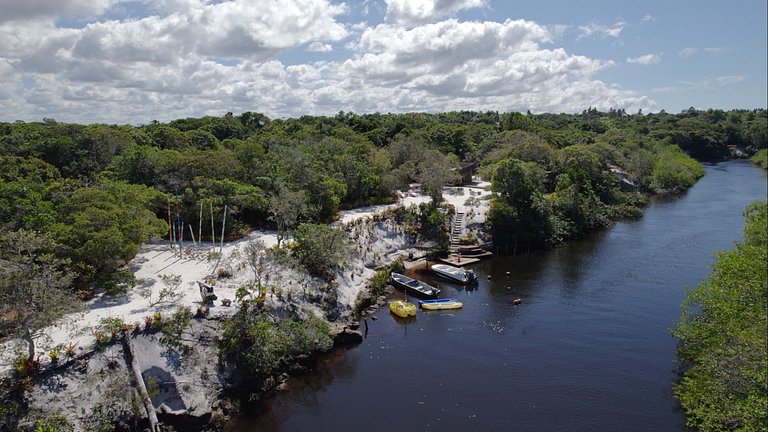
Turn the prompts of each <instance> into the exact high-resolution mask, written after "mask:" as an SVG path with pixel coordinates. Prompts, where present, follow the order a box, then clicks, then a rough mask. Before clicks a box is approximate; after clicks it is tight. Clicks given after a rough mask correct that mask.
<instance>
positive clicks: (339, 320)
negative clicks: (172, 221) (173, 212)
mask: <svg viewBox="0 0 768 432" xmlns="http://www.w3.org/2000/svg"><path fill="white" fill-rule="evenodd" d="M461 189H463V188H461ZM476 189H477V188H474V189H472V190H473V193H472V196H475V195H474V192H475V191H476ZM469 190H470V188H466V190H460V188H453V189H452V190H451V191H450V192H449V193H447V194H446V201H447V202H448V203H450V204H452V205H453V206H454V207H455V208H459V209H461V208H463V207H465V203H466V202H467V199H466V198H467V197H468V196H470V192H469ZM414 195H415V196H408V197H406V198H404V199H402V200H401V201H400V202H399V203H398V204H399V205H403V206H410V205H418V204H420V203H423V202H427V201H428V199H429V198H428V197H426V196H424V195H420V194H414ZM483 195H484V196H485V200H483V201H480V200H475V201H472V202H471V204H472V209H468V210H467V212H468V213H471V217H470V220H471V221H472V222H473V223H474V224H478V223H482V221H483V216H484V212H485V209H486V208H487V197H488V195H489V192H487V191H484V193H483ZM484 206H485V207H484ZM392 207H394V206H393V205H388V206H375V207H369V208H365V209H356V210H354V211H351V212H348V213H347V212H345V213H342V214H341V217H340V221H339V222H338V226H339V227H340V228H341V229H343V230H345V231H347V232H348V233H349V235H350V238H351V239H352V240H353V243H354V245H355V251H354V254H353V258H352V259H351V260H350V261H349V262H347V263H345V264H346V265H345V266H344V267H343V269H341V268H340V269H338V270H337V273H336V274H335V279H334V281H333V284H332V285H333V293H332V294H333V300H334V301H333V304H334V305H335V306H333V308H332V310H328V309H327V306H328V303H327V302H325V303H324V302H322V301H318V299H317V296H316V295H308V293H318V292H323V290H324V288H323V287H324V286H325V285H326V284H327V282H326V281H324V280H320V279H317V278H313V277H311V276H310V275H308V274H307V273H305V272H303V271H301V270H300V269H297V268H293V267H283V266H280V264H279V263H268V265H267V268H268V271H269V273H270V276H269V285H270V286H271V287H273V288H272V289H270V290H269V291H268V293H267V296H266V300H265V304H266V305H267V307H268V308H271V309H274V310H284V309H295V310H305V311H307V313H312V314H316V315H317V316H324V317H327V318H329V319H331V321H333V322H335V325H334V329H335V330H334V332H335V334H336V339H337V343H350V342H351V343H354V342H359V341H360V340H361V336H360V333H359V331H358V330H356V325H355V317H354V315H353V307H354V305H355V302H356V301H358V300H359V298H360V297H361V296H365V294H364V292H365V287H366V285H367V282H368V280H369V279H370V278H371V277H372V276H373V274H374V273H375V271H376V269H378V268H381V267H382V266H384V265H387V264H388V263H390V262H392V261H394V260H403V261H405V262H409V257H412V256H416V257H418V256H420V255H421V254H423V253H424V251H422V250H419V249H417V248H416V247H415V246H416V245H415V242H414V239H413V238H411V237H410V236H409V235H407V234H406V233H405V230H404V229H403V228H402V227H399V226H397V225H396V224H395V223H393V222H392V221H390V220H386V219H383V218H380V217H378V216H376V215H377V214H378V213H379V212H381V211H384V210H386V209H390V208H392ZM251 241H261V242H263V244H264V245H265V246H266V247H273V246H274V245H276V243H277V236H276V233H274V232H268V231H256V232H253V233H251V234H250V235H249V236H247V237H246V238H243V239H240V240H238V241H235V242H229V243H226V244H224V245H223V247H221V246H219V245H212V244H199V245H198V248H187V249H185V250H184V251H183V253H179V251H178V250H176V249H171V248H170V247H169V245H168V244H167V243H150V244H145V245H144V246H143V247H142V248H141V250H140V251H139V253H138V254H137V255H136V257H135V258H134V259H133V260H132V261H131V262H130V263H129V264H128V266H127V268H128V269H130V270H131V271H132V272H133V273H134V275H135V276H136V278H137V280H138V284H137V286H135V287H134V288H133V289H131V290H129V291H128V292H126V293H125V294H123V295H120V296H107V295H105V294H99V295H97V296H96V298H95V299H94V300H92V301H91V302H90V303H89V309H88V311H86V312H84V313H79V314H74V315H70V316H67V317H66V318H65V319H64V320H62V321H61V322H60V323H59V324H57V325H56V326H53V327H51V328H49V329H47V330H46V331H44V332H43V334H44V337H43V338H40V339H39V340H37V341H36V342H37V348H38V353H40V356H39V360H40V366H41V367H42V368H43V373H42V374H41V378H40V379H36V380H35V381H34V382H33V384H34V385H33V386H32V388H31V389H29V392H28V394H27V402H28V404H29V406H30V408H31V409H32V411H33V412H34V411H40V412H45V413H52V412H53V413H59V414H60V415H63V416H66V417H67V418H69V419H70V422H71V423H72V424H74V425H75V426H76V428H80V427H82V426H83V425H84V424H86V423H87V422H89V421H91V420H92V417H93V416H94V415H96V414H97V413H102V412H104V410H108V411H109V412H110V413H111V414H110V415H111V416H113V417H114V418H124V419H126V420H125V421H129V420H128V419H130V418H142V417H145V415H142V414H141V413H140V412H137V411H136V410H137V408H136V401H137V398H138V399H140V397H139V395H138V394H137V393H136V392H135V391H126V389H129V388H131V383H132V382H133V383H135V382H136V377H135V376H132V375H131V373H130V370H129V368H128V367H127V366H128V364H127V362H126V359H127V355H126V351H125V348H124V345H125V341H126V339H127V340H130V342H131V343H132V344H133V345H134V347H135V349H136V352H137V355H136V357H138V361H139V363H140V368H141V369H142V375H143V377H142V378H143V380H144V382H145V383H146V384H147V387H148V391H149V393H150V394H149V396H151V398H152V403H153V406H154V407H155V408H159V412H160V413H161V415H160V417H161V419H162V418H165V419H166V421H169V422H170V423H171V424H178V425H188V426H190V425H198V426H200V425H202V424H208V423H210V424H218V423H220V422H221V419H224V418H226V417H227V416H229V414H230V412H231V408H227V407H228V404H227V403H222V401H223V400H224V399H222V396H223V395H225V394H227V393H230V390H232V389H236V388H237V387H238V386H242V385H243V383H246V382H247V383H248V384H247V385H248V386H250V388H249V390H248V392H249V393H251V396H253V395H259V394H264V393H267V392H269V391H271V390H274V389H275V388H277V387H279V385H280V383H281V382H282V381H284V379H285V378H286V376H287V375H283V374H282V373H281V374H278V375H277V376H274V377H268V378H267V379H265V380H263V382H261V383H258V385H256V386H255V387H254V383H253V382H252V381H248V378H247V377H243V376H238V374H237V373H235V371H233V370H222V369H221V367H222V365H221V364H220V363H219V360H218V346H217V340H218V335H219V334H221V323H222V322H223V321H225V320H227V319H228V317H230V316H232V315H233V314H234V313H236V312H237V310H238V307H239V306H238V303H237V302H236V301H235V299H236V294H237V290H238V288H239V287H241V286H243V285H244V284H246V283H248V282H249V281H250V280H252V279H253V277H254V274H253V270H252V269H251V268H250V267H249V266H248V265H247V263H246V262H245V261H244V247H245V246H246V245H247V244H248V243H249V242H251ZM169 278H170V279H173V278H175V281H173V282H171V283H170V284H169V283H168V280H169ZM198 282H204V283H206V284H207V285H209V286H212V287H213V294H214V295H215V296H216V300H215V301H213V302H208V303H204V302H203V301H202V297H201V292H200V285H199V284H198ZM378 300H380V299H373V302H374V303H376V302H377V301H378ZM182 308H186V310H188V311H189V314H190V315H191V316H192V317H191V319H190V320H189V321H188V322H187V324H186V325H187V327H186V328H184V330H183V331H182V332H181V333H180V334H178V335H175V336H174V337H175V338H176V340H175V341H170V344H169V341H168V340H167V339H168V338H166V340H164V338H165V337H166V336H167V335H165V334H164V333H163V332H161V331H159V330H158V329H159V328H160V325H159V324H160V323H162V322H168V321H169V320H173V319H175V316H176V314H177V313H178V311H180V310H183V309H182ZM150 323H151V324H150ZM109 326H116V327H117V329H119V330H117V331H113V330H115V329H111V328H110V327H109ZM123 327H125V328H126V329H127V330H128V334H127V335H125V336H124V335H123V330H122V329H123ZM180 346H183V347H185V348H181V349H180ZM17 349H18V348H14V347H13V346H12V345H6V346H5V349H4V351H3V353H4V354H5V355H6V356H7V355H8V354H10V353H12V352H17V351H16V350H17ZM56 350H58V352H60V353H61V355H60V357H59V358H57V359H56V361H53V360H52V357H50V356H49V355H48V354H49V353H50V352H52V351H56ZM65 352H66V354H65ZM310 357H311V356H310ZM10 360H11V359H10V358H6V365H10ZM310 360H311V359H308V358H300V359H294V360H289V361H287V362H286V363H288V364H290V365H291V366H289V367H288V372H292V373H297V372H300V371H301V370H302V369H303V368H305V367H307V362H308V361H310ZM104 377H108V379H104ZM54 383H55V384H54ZM153 383H154V384H153ZM235 393H238V392H235ZM137 415H138V417H136V416H137ZM161 421H162V420H161ZM194 429H197V427H195V428H194Z"/></svg>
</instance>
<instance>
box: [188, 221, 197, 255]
mask: <svg viewBox="0 0 768 432" xmlns="http://www.w3.org/2000/svg"><path fill="white" fill-rule="evenodd" d="M187 226H188V227H189V235H191V236H192V244H193V245H195V249H197V240H195V232H194V231H192V224H189V225H187Z"/></svg>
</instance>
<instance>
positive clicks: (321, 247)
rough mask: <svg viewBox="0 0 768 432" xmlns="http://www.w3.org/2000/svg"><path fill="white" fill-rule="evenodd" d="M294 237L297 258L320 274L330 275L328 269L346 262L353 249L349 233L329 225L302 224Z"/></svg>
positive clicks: (312, 270)
mask: <svg viewBox="0 0 768 432" xmlns="http://www.w3.org/2000/svg"><path fill="white" fill-rule="evenodd" d="M293 239H294V245H295V246H294V248H293V250H294V254H295V255H296V258H298V260H299V262H300V263H301V264H302V265H303V266H304V267H305V268H306V269H307V270H308V271H309V272H310V273H311V274H314V275H318V276H328V270H330V269H331V267H333V266H338V265H341V264H342V263H344V262H345V261H346V260H347V259H349V256H350V254H351V251H352V249H351V245H350V241H349V237H348V235H347V233H346V232H344V231H341V230H339V229H336V228H333V227H330V226H328V225H316V224H301V225H299V226H298V227H297V228H296V230H295V231H294V234H293Z"/></svg>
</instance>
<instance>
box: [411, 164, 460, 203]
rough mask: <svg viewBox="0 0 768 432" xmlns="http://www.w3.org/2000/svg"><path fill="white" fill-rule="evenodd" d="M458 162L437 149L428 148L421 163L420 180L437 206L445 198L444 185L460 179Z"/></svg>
mask: <svg viewBox="0 0 768 432" xmlns="http://www.w3.org/2000/svg"><path fill="white" fill-rule="evenodd" d="M456 168H458V163H451V161H450V160H449V159H448V158H447V157H445V156H443V155H442V154H440V152H438V151H437V150H427V151H425V152H424V154H423V160H422V161H421V162H420V163H419V181H421V186H422V188H423V189H424V190H426V191H427V193H429V196H430V197H431V198H432V205H433V206H435V207H436V206H437V205H438V204H440V201H442V200H443V194H442V191H443V186H445V185H447V184H449V183H455V182H457V181H458V180H459V172H458V170H457V169H456Z"/></svg>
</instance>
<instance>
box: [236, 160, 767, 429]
mask: <svg viewBox="0 0 768 432" xmlns="http://www.w3.org/2000/svg"><path fill="white" fill-rule="evenodd" d="M704 168H705V170H706V172H707V174H706V175H705V176H704V177H703V178H702V179H701V180H700V182H699V183H697V184H696V185H695V186H694V187H693V188H692V189H690V190H689V191H688V192H686V193H685V194H680V195H677V196H675V197H667V198H664V199H652V200H650V202H649V205H648V207H647V208H646V212H645V214H644V215H643V217H642V218H639V219H632V220H622V221H618V222H616V223H615V224H614V225H612V226H611V227H609V228H607V229H605V230H600V231H597V232H593V233H591V234H589V235H586V236H584V237H583V238H581V239H579V240H575V241H570V242H567V243H564V244H562V245H561V246H558V247H557V248H552V249H548V250H539V251H532V252H531V253H530V254H527V255H526V254H518V255H517V256H500V255H495V256H494V257H491V258H489V259H487V260H484V261H482V262H480V263H478V264H475V265H473V266H472V269H473V270H474V271H475V272H476V273H477V274H478V275H479V276H480V278H479V279H480V280H479V284H478V286H477V287H476V288H475V289H473V290H469V291H467V290H466V289H463V288H462V287H460V286H457V285H453V284H450V283H444V282H443V281H438V280H437V279H431V275H430V274H429V273H426V272H424V273H419V274H418V275H417V277H419V278H422V279H424V280H425V281H428V282H431V281H435V282H437V283H441V284H442V285H441V288H442V289H443V292H444V294H445V296H446V297H453V298H456V299H457V300H459V301H461V302H462V303H463V304H464V307H463V308H462V309H461V310H459V311H451V312H449V311H442V312H421V311H420V312H418V313H417V315H416V317H415V318H413V319H411V320H398V319H394V318H393V317H391V316H390V314H389V312H388V311H386V310H385V309H381V310H380V311H379V312H378V313H377V314H376V315H375V316H377V317H378V319H377V320H376V321H374V320H372V319H371V318H369V319H368V323H369V332H368V337H367V338H366V339H365V340H364V341H363V343H362V344H360V345H358V346H356V347H354V348H352V349H345V350H336V351H335V352H334V353H332V354H330V355H328V356H323V357H322V358H321V359H320V362H319V364H318V365H317V366H316V367H315V368H314V369H313V371H312V372H310V373H309V374H308V375H306V376H301V377H298V378H296V379H289V380H288V382H287V383H286V385H285V386H284V387H285V391H283V392H280V393H279V394H277V395H276V396H275V397H274V398H271V399H270V400H267V401H261V402H259V403H254V404H252V405H249V406H247V407H245V408H244V411H243V414H242V415H241V416H240V417H239V418H238V419H237V420H236V421H235V422H233V423H232V424H230V425H229V426H228V429H227V430H228V432H248V431H253V430H258V431H260V432H300V431H305V430H366V431H370V432H385V431H386V430H387V429H391V422H390V421H389V420H390V419H389V417H391V413H393V412H397V413H398V416H399V418H401V419H402V420H403V421H404V422H406V423H407V424H408V425H409V426H408V427H409V428H410V429H414V430H452V431H459V432H463V431H477V430H654V431H656V430H658V431H681V430H686V426H685V418H684V414H683V412H682V411H681V409H680V407H679V404H678V402H677V401H676V399H675V398H674V394H673V391H672V382H673V381H674V380H676V379H677V378H678V374H677V372H678V363H677V347H678V340H677V339H676V338H675V337H673V336H672V335H671V334H670V332H669V329H670V328H672V327H673V326H674V323H675V322H676V321H678V320H679V319H680V303H681V301H682V300H683V299H684V298H685V293H686V287H690V286H695V285H696V284H698V283H699V282H700V281H701V280H702V278H704V277H706V276H707V275H708V274H710V272H711V268H710V266H709V264H710V263H711V262H712V260H713V254H714V253H715V252H716V251H719V250H725V249H729V248H730V247H732V245H733V241H734V240H735V239H737V238H739V237H740V232H741V228H742V220H743V218H742V216H741V213H742V211H743V209H744V206H746V204H747V203H749V202H751V201H753V200H755V199H760V198H761V197H762V199H765V196H766V195H765V194H766V189H765V187H766V186H765V185H766V177H765V173H764V172H763V171H761V170H759V169H757V168H755V167H752V166H751V165H750V164H749V163H747V162H745V161H732V162H727V163H721V164H716V165H706V166H705V167H704ZM507 272H509V275H507ZM489 275H490V276H491V278H488V276H489ZM517 298H520V299H522V303H521V304H519V305H515V304H514V300H515V299H517ZM360 395H372V396H371V397H361V396H360ZM382 401H385V402H386V409H382V408H381V407H382ZM350 407H354V409H350ZM340 413H343V415H340Z"/></svg>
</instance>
